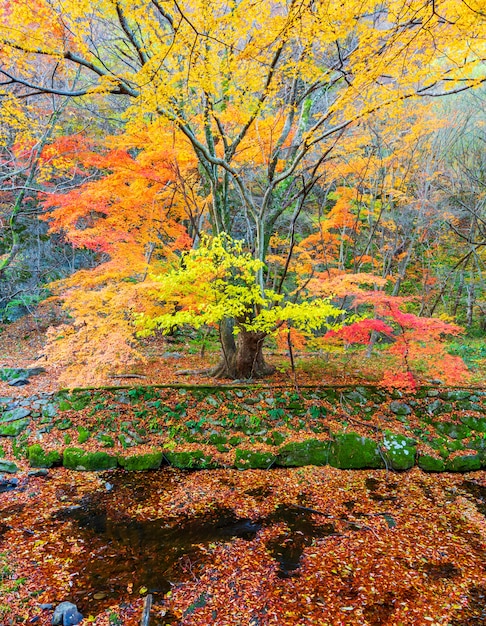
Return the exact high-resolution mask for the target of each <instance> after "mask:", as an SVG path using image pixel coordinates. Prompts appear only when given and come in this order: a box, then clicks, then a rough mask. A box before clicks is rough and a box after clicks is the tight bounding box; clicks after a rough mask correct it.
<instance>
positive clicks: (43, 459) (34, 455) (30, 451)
mask: <svg viewBox="0 0 486 626" xmlns="http://www.w3.org/2000/svg"><path fill="white" fill-rule="evenodd" d="M27 458H28V459H29V464H30V467H52V466H53V465H59V464H60V463H61V454H60V453H59V452H57V450H49V452H46V451H45V450H44V449H43V448H42V446H41V445H40V444H38V443H35V444H34V445H32V446H29V447H28V448H27Z"/></svg>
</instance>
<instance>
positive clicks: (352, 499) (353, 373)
mask: <svg viewBox="0 0 486 626" xmlns="http://www.w3.org/2000/svg"><path fill="white" fill-rule="evenodd" d="M45 329H46V328H45V324H44V321H43V320H42V319H39V317H37V318H34V317H25V318H22V319H21V320H19V321H18V322H16V323H15V324H11V325H9V326H5V327H4V328H3V331H2V332H1V333H0V368H27V367H36V366H37V364H38V360H37V357H38V356H39V355H41V354H42V348H43V345H44V341H45ZM146 350H147V355H148V356H149V357H150V359H149V361H148V363H147V364H146V365H144V368H143V370H142V369H141V370H140V373H139V375H140V376H143V378H135V379H130V378H127V379H123V378H117V379H113V380H112V381H111V384H113V385H126V386H130V385H132V386H133V387H132V390H133V392H134V393H133V394H132V397H133V398H138V396H140V397H142V399H143V398H144V396H143V392H139V391H136V387H139V386H140V387H145V386H150V385H154V384H155V385H157V384H173V383H178V384H180V383H181V382H183V383H188V384H201V383H202V384H207V383H208V382H210V383H211V384H214V382H215V381H208V380H207V379H201V377H196V376H193V377H189V378H187V377H184V379H183V380H181V377H180V376H179V375H178V374H177V373H176V372H177V370H180V369H186V368H191V369H192V368H198V367H202V366H204V365H205V364H207V362H208V359H207V356H205V357H203V356H201V354H200V345H199V343H198V342H197V341H194V340H193V341H190V342H189V343H186V344H183V343H174V342H172V343H167V340H166V339H161V338H156V339H152V340H149V341H148V342H147V344H146ZM167 352H169V353H170V354H171V355H172V356H169V357H168V358H167V357H166V358H161V357H160V356H157V355H162V354H164V353H167ZM188 352H191V354H188ZM466 352H467V351H466ZM473 352H474V350H473ZM174 353H176V354H177V355H178V356H177V357H174V356H173V354H174ZM213 356H215V355H211V354H210V355H209V359H211V358H212V357H213ZM479 357H481V358H482V355H481V354H479ZM273 358H274V359H275V362H276V364H277V366H278V368H279V371H278V372H277V374H276V375H275V376H274V377H273V378H272V379H271V380H270V381H268V383H269V386H268V387H267V391H266V392H265V393H266V394H267V395H268V394H270V395H271V396H272V395H273V396H275V397H277V392H276V391H275V392H274V391H273V390H277V389H278V388H280V389H282V388H286V389H287V391H286V392H285V393H288V394H291V395H292V393H293V392H294V391H295V390H296V386H295V383H296V382H297V385H298V386H300V387H302V388H303V387H305V385H317V386H322V387H325V386H330V387H333V386H337V385H339V386H343V385H349V386H353V385H363V384H366V383H373V382H375V381H376V379H377V377H379V372H380V368H381V367H385V366H386V365H385V364H381V365H377V366H376V369H375V370H374V371H370V370H369V366H368V363H364V362H363V360H362V359H361V358H360V357H354V356H352V355H351V356H350V355H345V356H344V357H336V358H335V359H334V360H327V359H326V358H322V356H321V357H319V358H317V357H316V356H315V355H306V356H302V358H301V359H300V360H299V361H298V370H297V374H296V378H295V377H294V375H293V373H292V372H291V370H290V366H289V363H288V359H287V358H286V357H285V355H282V354H277V355H274V356H273ZM473 360H474V359H473ZM474 365H475V367H476V369H475V372H474V383H475V386H476V387H478V386H479V387H481V386H482V387H483V388H484V387H486V385H485V383H484V380H483V377H484V375H485V373H486V368H484V369H482V365H481V360H480V358H479V359H476V361H475V363H474ZM343 367H345V370H344V371H345V374H343V369H342V368H343ZM367 368H368V369H367ZM58 374H59V370H58V369H56V367H54V366H49V367H48V368H47V371H46V372H45V373H43V374H40V375H38V376H33V377H32V378H31V379H30V383H29V384H28V385H25V386H21V387H11V386H9V385H8V384H7V382H1V383H0V396H4V397H10V398H12V397H17V398H18V399H22V398H28V397H31V396H39V395H41V394H45V393H52V392H57V391H59V387H60V386H59V384H58V383H57V376H58ZM109 382H110V381H109ZM218 384H219V383H218ZM222 387H223V389H224V388H225V387H228V385H226V384H224V383H223V385H222ZM128 391H130V390H128ZM128 391H127V393H128ZM100 393H101V394H103V393H104V392H103V391H101V392H100ZM167 393H169V392H167ZM225 393H233V392H230V391H229V390H228V391H227V392H226V391H225ZM235 393H236V392H235ZM305 393H306V392H305V391H303V394H301V396H304V399H303V400H301V399H299V401H298V402H299V403H301V404H302V410H304V409H305V411H306V413H305V415H307V416H309V415H310V416H312V415H313V414H312V411H310V405H309V407H308V406H307V401H306V400H305ZM434 393H435V392H434ZM66 397H67V398H68V399H69V397H70V396H66ZM97 398H98V400H97V402H98V404H97V405H96V407H97V408H96V411H94V412H93V411H91V410H90V407H86V408H85V409H81V410H77V411H74V410H71V409H70V408H69V406H68V407H67V410H66V411H65V412H62V413H61V414H59V415H57V416H55V417H54V418H53V419H54V420H57V419H58V418H60V420H59V421H60V422H64V421H67V422H72V424H71V425H70V428H66V429H65V425H60V426H59V428H55V427H54V428H53V430H52V431H50V432H47V433H46V434H45V435H44V440H43V445H44V442H46V443H47V446H48V447H49V442H51V443H52V445H54V443H55V442H56V441H57V442H58V443H59V442H61V443H62V442H64V445H71V440H72V441H73V443H72V445H75V446H76V445H78V441H79V439H77V438H78V437H80V436H81V435H84V433H85V431H88V430H89V431H90V433H94V431H95V427H96V428H99V427H100V424H102V425H103V428H104V429H106V432H108V434H110V433H111V429H112V428H113V433H115V432H116V434H113V433H111V434H112V435H113V438H114V439H115V440H117V434H118V432H119V431H118V430H116V429H117V428H118V427H119V425H120V424H119V423H120V422H121V420H123V419H125V420H127V419H129V418H128V417H127V415H126V408H125V409H124V408H123V406H118V405H117V406H118V408H117V410H116V411H114V410H113V406H114V403H113V398H112V397H111V395H110V392H106V398H103V397H101V396H99V397H98V396H97ZM145 399H147V398H145ZM148 400H149V401H150V398H148ZM267 400H268V398H267V396H264V395H262V397H261V399H259V401H258V406H260V405H261V407H260V408H261V410H262V411H266V413H267V414H268V413H271V411H272V410H274V411H275V412H274V413H273V414H271V418H272V419H274V418H275V419H276V418H279V419H280V418H281V417H282V415H283V413H282V415H281V414H279V413H278V408H277V407H275V406H273V405H270V404H269V405H268V406H266V404H268V403H267V402H266V401H267ZM152 401H153V402H155V403H157V399H155V400H154V399H153V398H152ZM231 401H234V399H232V400H231ZM282 401H283V400H282ZM435 401H436V398H435V397H430V398H429V399H428V400H427V402H435ZM285 402H288V403H290V404H291V403H292V402H294V400H293V395H292V398H290V396H289V397H287V396H286V400H285ZM424 402H425V400H424ZM442 402H443V403H446V404H447V402H446V401H445V400H443V401H442ZM103 403H104V404H103ZM177 404H178V402H176V400H175V399H174V401H173V402H172V401H171V407H172V408H173V409H175V408H176V407H177ZM311 404H312V402H311ZM172 405H174V406H172ZM126 406H127V405H126V404H125V407H126ZM188 406H189V408H188V409H187V413H188V414H187V415H186V416H185V417H184V420H185V421H186V424H187V421H188V420H190V421H192V422H194V424H193V425H192V427H191V432H192V431H196V434H197V436H202V437H205V436H206V434H205V430H204V428H205V425H204V424H203V425H202V426H201V424H199V423H198V420H199V421H200V422H201V421H204V420H202V418H203V417H204V418H205V419H206V420H207V421H211V420H213V421H214V422H215V423H216V422H217V418H218V419H219V418H221V415H222V414H223V413H224V414H227V413H228V407H223V410H221V409H220V408H218V407H211V405H210V404H208V406H206V404H204V402H203V403H201V404H199V405H198V406H199V415H196V414H195V413H194V411H193V410H192V409H191V407H192V404H191V403H190V402H189V405H188ZM252 406H254V407H256V405H252ZM201 407H202V408H203V409H204V413H205V414H204V416H203V415H202V412H203V411H202V409H201ZM138 408H140V407H138ZM156 408H157V405H156ZM159 408H160V407H159ZM247 408H249V407H247ZM256 408H257V407H256ZM330 408H331V407H330V406H329V405H327V410H328V418H327V420H326V428H330V427H331V426H332V427H334V421H333V420H335V421H336V424H337V423H338V420H339V419H341V416H340V414H336V415H335V414H333V413H332V412H331V411H330ZM130 410H131V411H132V412H133V411H136V410H137V405H134V406H133V407H131V408H130ZM177 410H178V411H181V415H182V414H184V411H185V410H186V409H184V407H182V408H181V407H179V408H178V409H177ZM299 410H300V406H299ZM124 411H125V415H124ZM140 411H141V412H140ZM140 411H139V416H138V419H139V422H140V425H141V426H143V428H144V433H145V434H147V433H150V432H151V428H152V425H153V424H155V422H151V421H150V417H151V415H150V412H149V413H147V412H143V411H144V409H143V408H141V409H140ZM309 411H310V412H309ZM115 413H117V415H118V417H117V418H116V419H115V417H114V414H115ZM172 413H175V411H172V412H169V413H168V414H164V415H163V416H162V417H163V419H164V420H168V421H166V422H164V424H163V426H164V428H165V427H166V426H169V427H173V428H174V429H175V430H174V432H175V433H176V435H177V436H178V435H179V434H180V431H179V430H177V427H178V421H179V420H182V418H181V417H180V416H179V417H178V416H177V415H175V414H174V415H173V414H172ZM130 415H131V414H130ZM249 415H250V413H249ZM474 415H477V418H475V419H483V418H482V417H479V416H480V415H481V413H474ZM159 417H160V415H159ZM284 417H285V416H284ZM314 417H315V419H314V418H313V419H314V421H315V422H316V423H314V422H312V423H310V426H316V425H317V421H318V420H319V419H320V417H319V416H314ZM412 417H413V416H412ZM348 418H349V420H350V421H349V422H348V423H349V424H350V425H351V426H352V428H353V431H357V432H358V433H360V434H362V435H363V436H365V435H366V436H370V437H373V436H376V435H375V434H373V433H374V431H376V430H377V428H378V427H379V428H380V429H382V430H383V432H384V429H386V428H392V429H393V428H395V429H396V430H397V432H403V433H404V434H408V431H407V430H404V428H405V427H406V428H407V429H414V428H415V429H418V428H419V427H420V426H421V425H420V424H419V423H418V422H416V421H413V420H412V418H410V420H409V421H408V422H407V423H405V422H404V421H403V419H401V418H402V416H395V417H394V416H393V414H392V413H390V412H383V413H382V414H380V415H379V416H378V417H377V418H376V419H377V420H378V421H376V420H375V418H374V417H373V423H372V424H371V423H367V422H366V421H364V420H366V419H367V418H366V417H363V416H362V415H360V414H359V413H358V414H352V413H351V412H349V414H348ZM39 419H40V418H39ZM302 419H307V418H306V417H304V413H302V414H301V416H300V417H298V418H297V417H296V418H295V419H294V420H293V421H292V420H288V421H287V422H285V424H284V427H285V428H284V427H282V429H281V430H282V433H283V435H284V436H287V437H288V438H289V439H290V438H294V437H295V436H296V435H298V434H299V432H300V434H303V433H304V430H305V428H304V427H303V424H302ZM414 419H415V418H414ZM434 419H435V418H434ZM438 419H439V421H440V420H443V419H444V417H443V416H440V417H439V418H438ZM96 420H98V421H97V422H96V424H95V421H96ZM110 420H111V421H110ZM316 420H317V421H316ZM380 420H382V421H380ZM393 420H394V421H393ZM114 421H117V423H116V424H115V423H114ZM112 422H113V423H112ZM294 422H295V423H294ZM151 424H152V425H151ZM245 424H246V423H245ZM377 424H378V426H377ZM158 426H160V424H157V427H158ZM219 426H220V424H219V425H218V428H219ZM263 426H265V424H263ZM251 427H252V428H256V429H257V431H258V433H260V431H259V430H258V429H260V430H261V428H262V424H261V423H260V422H259V423H258V424H256V423H252V424H251ZM83 429H84V430H83ZM299 429H300V430H299ZM220 430H221V429H220ZM123 432H125V431H123ZM279 432H280V431H279ZM380 432H381V430H380ZM282 433H280V434H282ZM158 434H159V435H160V433H158ZM183 434H184V436H186V435H187V433H183ZM267 434H268V433H267ZM34 435H35V433H34ZM34 435H33V436H34ZM176 435H174V436H176ZM240 435H242V433H240ZM154 436H155V435H154ZM164 436H165V435H164ZM266 436H267V435H263V436H260V434H257V435H256V439H257V445H260V443H261V439H262V437H263V438H265V437H266ZM272 436H274V435H273V434H272ZM316 436H317V437H326V436H327V435H326V434H325V433H319V432H318V429H317V428H316ZM481 437H483V438H484V435H483V434H481V435H480V436H479V439H481ZM241 438H242V439H243V443H241V441H240V443H239V444H237V445H239V446H240V447H241V446H242V447H243V448H244V447H245V445H246V444H247V443H248V442H251V440H252V439H253V435H252V434H251V433H250V434H248V433H244V434H243V435H242V437H241ZM241 438H240V439H241ZM298 438H299V437H298V436H297V439H298ZM472 439H474V441H476V440H477V439H478V437H477V433H476V435H474V437H471V440H472ZM33 441H34V439H32V441H30V443H32V442H33ZM103 441H105V440H103V439H101V440H100V439H96V437H95V436H94V434H93V435H91V436H90V438H89V439H88V440H87V441H85V442H83V447H84V446H86V447H87V448H88V449H90V448H92V449H95V448H96V449H98V448H99V447H100V445H102V444H101V443H100V442H103ZM444 441H446V437H445V435H444ZM447 441H448V442H449V443H452V444H454V446H455V445H456V443H455V442H456V440H455V439H454V438H452V439H451V438H448V439H447ZM463 441H465V442H466V444H465V445H466V446H467V445H468V444H467V442H468V441H469V439H467V438H466V439H464V440H463ZM53 442H54V443H53ZM105 443H106V441H105ZM24 444H25V442H24ZM150 444H151V439H150V437H149V438H148V440H147V441H146V442H143V443H141V444H140V445H138V446H135V447H134V448H133V450H137V451H138V450H139V449H140V450H141V451H143V450H145V449H147V450H148V449H149V448H150ZM103 445H104V444H103ZM106 445H108V444H106ZM110 445H111V444H110ZM191 445H195V444H190V443H189V444H188V447H189V448H190V447H191ZM261 445H262V446H263V448H264V446H265V445H266V444H261ZM116 446H117V447H119V443H118V441H116ZM223 447H224V446H223ZM5 448H6V452H7V455H6V456H7V457H8V458H9V459H13V458H14V457H12V453H13V452H16V453H17V457H15V461H16V462H17V463H18V464H19V466H20V467H21V471H20V472H19V473H18V474H16V475H15V478H10V477H8V479H7V480H6V481H5V482H4V486H3V488H2V487H0V490H1V491H2V493H0V623H1V624H2V626H3V625H4V626H13V625H14V624H22V623H23V624H30V623H32V624H38V626H47V625H48V624H51V620H52V613H53V608H54V607H55V606H56V605H57V604H58V603H59V602H61V601H64V600H69V601H73V602H75V603H76V604H77V606H78V608H79V609H80V610H81V611H82V613H83V614H84V615H85V619H84V621H83V625H85V624H90V623H92V624H95V626H136V625H138V624H139V623H140V617H141V613H142V605H143V600H144V597H145V596H146V594H147V593H152V594H153V598H154V607H153V611H152V619H151V622H150V624H151V626H164V625H165V624H172V625H178V626H207V625H214V626H277V625H278V626H304V625H315V626H341V625H342V626H380V625H383V626H424V625H432V626H434V625H435V626H438V625H441V626H472V625H474V626H478V625H479V626H480V625H481V624H483V625H486V564H485V562H484V554H485V551H486V517H485V516H486V471H485V470H484V469H483V470H479V471H474V472H468V473H467V474H462V473H447V472H446V473H442V474H435V473H425V472H422V471H421V470H419V469H418V468H414V469H412V470H410V471H408V472H401V473H398V472H394V471H390V470H387V471H384V470H339V469H336V468H333V467H329V466H325V467H316V466H309V467H297V468H292V467H280V468H273V469H269V470H259V469H248V470H246V471H244V472H242V471H238V470H236V469H233V468H231V467H227V468H223V469H214V470H210V471H205V472H187V471H186V472H185V471H180V470H178V469H175V468H173V467H165V468H163V469H160V470H158V471H156V472H130V473H129V472H125V471H124V470H119V469H118V470H113V471H106V472H73V471H70V470H67V469H65V468H62V467H54V468H51V469H48V470H35V469H33V470H31V471H30V472H29V471H28V469H29V468H28V466H27V464H26V462H25V460H23V459H22V458H19V456H18V450H19V449H20V448H17V451H16V450H15V449H14V448H15V447H14V445H13V443H12V444H10V443H9V444H8V445H5ZM104 449H107V450H108V451H110V449H109V448H104ZM481 450H482V448H481ZM430 451H432V450H430ZM123 452H124V449H123ZM465 452H466V450H464V451H462V452H461V453H465ZM231 453H232V452H230V453H229V454H231ZM458 453H459V451H458V450H455V451H454V450H453V451H452V455H454V454H458ZM225 454H228V453H225ZM222 458H223V463H224V458H226V457H222ZM0 482H1V481H0Z"/></svg>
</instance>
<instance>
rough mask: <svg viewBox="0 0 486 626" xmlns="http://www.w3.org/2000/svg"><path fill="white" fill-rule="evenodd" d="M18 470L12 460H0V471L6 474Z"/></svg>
mask: <svg viewBox="0 0 486 626" xmlns="http://www.w3.org/2000/svg"><path fill="white" fill-rule="evenodd" d="M18 471H19V468H18V467H17V466H16V465H15V463H12V461H4V460H0V472H5V473H6V474H15V473H16V472H18Z"/></svg>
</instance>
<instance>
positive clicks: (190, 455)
mask: <svg viewBox="0 0 486 626" xmlns="http://www.w3.org/2000/svg"><path fill="white" fill-rule="evenodd" d="M164 454H165V458H166V459H167V461H168V462H169V463H170V465H172V466H173V467H178V468H179V469H213V468H216V467H217V464H216V463H215V461H213V457H212V456H210V455H207V454H204V452H202V451H201V450H194V451H193V450H191V451H190V452H165V453H164Z"/></svg>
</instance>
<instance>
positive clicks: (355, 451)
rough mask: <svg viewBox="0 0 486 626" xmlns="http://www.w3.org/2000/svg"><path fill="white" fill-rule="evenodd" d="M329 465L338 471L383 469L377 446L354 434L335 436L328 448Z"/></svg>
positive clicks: (383, 465)
mask: <svg viewBox="0 0 486 626" xmlns="http://www.w3.org/2000/svg"><path fill="white" fill-rule="evenodd" d="M329 465H332V466H333V467H337V468H340V469H365V468H369V469H378V468H382V467H385V463H384V461H383V458H382V455H381V452H380V448H379V446H378V445H377V444H376V443H375V442H374V441H372V440H371V439H368V438H366V437H361V436H360V435H358V434H356V433H341V434H338V435H336V436H335V439H334V441H332V442H331V446H330V448H329Z"/></svg>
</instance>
